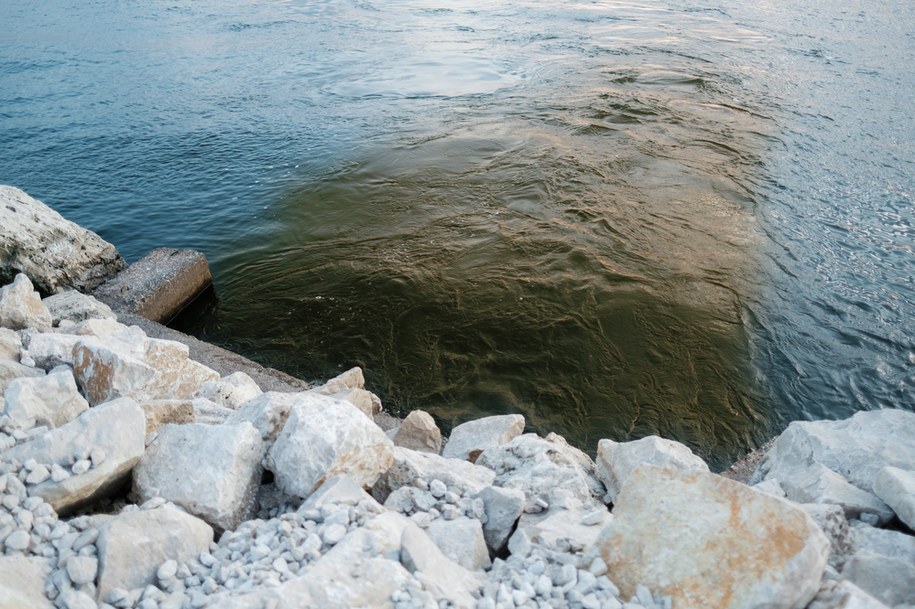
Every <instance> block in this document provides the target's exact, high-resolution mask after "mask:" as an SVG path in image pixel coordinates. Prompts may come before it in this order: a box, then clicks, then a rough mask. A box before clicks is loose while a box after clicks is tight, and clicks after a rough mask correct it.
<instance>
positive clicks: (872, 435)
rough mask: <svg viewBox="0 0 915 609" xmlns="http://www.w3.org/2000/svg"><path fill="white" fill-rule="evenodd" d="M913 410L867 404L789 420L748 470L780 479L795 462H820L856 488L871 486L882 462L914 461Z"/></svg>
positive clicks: (900, 463) (900, 464)
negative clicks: (829, 417)
mask: <svg viewBox="0 0 915 609" xmlns="http://www.w3.org/2000/svg"><path fill="white" fill-rule="evenodd" d="M913 437H915V412H909V411H906V410H893V409H885V410H873V411H866V412H858V413H856V414H855V415H854V416H852V417H851V418H848V419H845V420H842V421H795V422H794V423H791V424H790V425H789V426H788V428H787V429H786V430H785V431H784V432H783V433H782V434H781V435H780V436H779V437H778V439H777V440H776V441H775V444H773V445H772V448H771V449H770V450H769V453H768V455H767V456H766V458H765V459H764V460H763V462H762V463H760V465H759V469H758V470H757V472H756V474H754V478H755V479H766V478H778V479H779V480H780V481H781V482H782V484H784V483H785V480H786V478H787V475H783V473H782V472H783V471H784V472H786V473H787V474H788V475H790V472H791V471H792V470H794V469H795V468H796V467H797V464H806V463H813V462H816V463H820V464H822V465H823V466H825V467H827V468H829V469H830V470H832V471H833V472H835V473H837V474H839V475H840V476H842V477H843V478H845V479H846V480H848V482H850V483H851V484H853V485H854V486H857V487H858V488H860V489H861V490H864V491H867V492H873V483H874V480H876V479H877V475H878V474H879V473H880V470H881V469H883V468H884V467H887V466H891V467H899V468H902V469H908V468H911V466H912V463H915V443H913V442H912V441H911V438H913Z"/></svg>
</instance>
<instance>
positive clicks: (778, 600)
mask: <svg viewBox="0 0 915 609" xmlns="http://www.w3.org/2000/svg"><path fill="white" fill-rule="evenodd" d="M596 549H597V551H598V552H599V554H600V556H601V558H603V560H604V562H605V563H606V564H607V568H608V570H609V573H611V574H612V578H613V582H614V583H615V584H616V585H617V586H619V588H620V591H621V592H622V597H624V598H628V597H630V596H631V595H633V594H635V591H636V586H638V585H639V584H643V585H645V586H647V587H648V588H649V589H650V590H652V592H654V593H656V594H662V595H665V596H667V595H669V596H671V597H672V599H673V605H674V607H704V608H708V609H724V608H729V609H751V608H759V609H762V608H767V609H792V608H793V609H799V608H801V607H804V606H805V605H806V604H807V603H808V602H809V601H810V600H811V599H812V598H813V597H814V595H815V594H816V592H817V590H818V588H819V584H820V578H821V577H822V575H823V571H824V569H825V567H826V557H827V554H828V552H829V541H828V540H827V539H826V537H825V535H823V533H822V531H820V529H819V527H817V526H816V524H815V523H814V522H813V521H812V520H811V519H810V517H809V516H808V515H807V514H806V513H805V512H804V511H803V510H801V509H800V508H798V507H796V506H794V505H792V504H790V503H788V502H787V501H784V500H781V499H776V498H775V497H769V496H766V495H764V494H762V493H757V492H756V491H753V490H752V489H750V488H749V487H747V486H745V485H743V484H741V483H739V482H734V481H732V480H728V479H726V478H722V477H721V476H717V475H714V474H709V473H705V472H679V471H674V470H663V469H659V468H656V467H652V466H646V467H642V468H639V469H637V470H636V471H634V472H633V473H632V474H631V475H630V476H629V479H628V480H627V481H626V484H625V485H624V486H623V489H622V491H621V492H620V494H619V496H618V498H617V502H616V504H615V507H614V510H613V521H612V522H611V524H609V525H608V526H607V527H606V529H605V530H604V531H603V532H602V533H601V537H600V539H599V540H598V542H597V544H596Z"/></svg>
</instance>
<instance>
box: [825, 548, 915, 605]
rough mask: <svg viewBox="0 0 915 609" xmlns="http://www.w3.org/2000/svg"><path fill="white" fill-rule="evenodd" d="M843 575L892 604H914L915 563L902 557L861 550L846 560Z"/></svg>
mask: <svg viewBox="0 0 915 609" xmlns="http://www.w3.org/2000/svg"><path fill="white" fill-rule="evenodd" d="M842 579H844V580H847V581H850V582H852V583H853V584H855V585H856V586H858V587H859V588H861V589H862V590H864V591H865V592H867V593H868V594H870V595H871V596H873V597H874V598H876V599H878V600H880V601H881V602H883V603H885V604H887V605H888V606H890V607H895V606H897V605H915V564H913V563H912V562H910V561H909V560H906V559H905V558H903V557H899V556H883V555H880V554H872V553H870V552H858V553H856V554H854V555H853V556H852V557H851V558H850V559H848V561H846V563H845V566H844V567H843V568H842Z"/></svg>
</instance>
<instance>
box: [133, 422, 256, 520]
mask: <svg viewBox="0 0 915 609" xmlns="http://www.w3.org/2000/svg"><path fill="white" fill-rule="evenodd" d="M155 434H156V436H155V439H154V440H153V441H152V442H151V443H150V444H149V446H148V447H147V449H146V453H145V454H144V455H143V458H142V459H141V460H140V462H139V463H138V464H137V466H136V468H135V469H134V473H133V488H134V492H135V493H136V494H137V495H138V496H139V498H140V501H146V500H148V499H152V498H153V497H162V498H163V499H166V500H168V501H172V502H174V503H176V504H177V505H180V506H181V507H183V508H184V509H186V510H187V511H188V512H190V513H191V514H194V515H196V516H199V517H201V518H203V519H204V520H206V521H207V522H208V523H210V524H211V525H213V526H214V527H216V528H218V529H221V530H232V529H234V528H235V527H237V526H238V525H239V523H241V522H242V521H244V520H247V519H248V518H250V517H251V516H252V515H253V512H254V508H255V505H254V503H255V498H256V494H257V487H258V485H259V484H260V480H261V473H262V468H261V459H262V457H263V442H261V438H260V434H259V433H258V432H257V430H256V429H255V428H254V426H253V425H251V424H250V423H239V424H237V425H204V424H198V423H194V424H190V425H165V426H164V427H161V428H160V429H159V430H158V431H156V432H155Z"/></svg>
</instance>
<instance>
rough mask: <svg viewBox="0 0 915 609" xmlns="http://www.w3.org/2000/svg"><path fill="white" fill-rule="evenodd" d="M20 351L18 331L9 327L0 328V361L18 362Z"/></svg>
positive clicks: (20, 343) (20, 342)
mask: <svg viewBox="0 0 915 609" xmlns="http://www.w3.org/2000/svg"><path fill="white" fill-rule="evenodd" d="M20 351H22V339H21V338H19V333H18V332H15V331H13V330H10V329H9V328H0V361H8V362H18V361H19V353H20Z"/></svg>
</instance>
